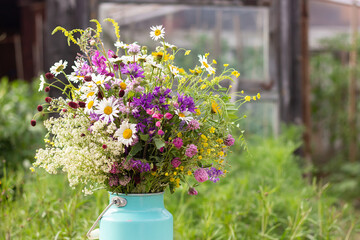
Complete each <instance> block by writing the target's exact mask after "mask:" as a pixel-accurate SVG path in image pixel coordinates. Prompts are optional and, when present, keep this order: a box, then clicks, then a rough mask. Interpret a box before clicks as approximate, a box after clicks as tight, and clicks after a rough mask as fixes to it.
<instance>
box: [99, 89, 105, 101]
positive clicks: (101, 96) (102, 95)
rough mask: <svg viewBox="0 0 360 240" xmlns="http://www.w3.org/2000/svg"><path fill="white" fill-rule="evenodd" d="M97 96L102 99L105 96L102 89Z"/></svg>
mask: <svg viewBox="0 0 360 240" xmlns="http://www.w3.org/2000/svg"><path fill="white" fill-rule="evenodd" d="M97 97H98V99H100V100H102V99H103V98H104V94H103V93H102V92H101V91H99V92H98V94H97Z"/></svg>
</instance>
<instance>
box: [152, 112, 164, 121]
mask: <svg viewBox="0 0 360 240" xmlns="http://www.w3.org/2000/svg"><path fill="white" fill-rule="evenodd" d="M163 116H164V115H162V114H161V113H154V114H153V115H152V118H155V119H159V120H160V119H162V118H163Z"/></svg>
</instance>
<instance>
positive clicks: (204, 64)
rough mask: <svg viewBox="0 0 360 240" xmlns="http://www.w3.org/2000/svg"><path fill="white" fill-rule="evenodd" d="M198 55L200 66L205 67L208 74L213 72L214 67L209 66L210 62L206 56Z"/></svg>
mask: <svg viewBox="0 0 360 240" xmlns="http://www.w3.org/2000/svg"><path fill="white" fill-rule="evenodd" d="M198 57H199V61H200V63H201V68H205V69H206V71H207V72H208V73H209V74H215V68H213V67H212V66H210V64H209V63H208V61H207V58H206V56H201V55H199V56H198Z"/></svg>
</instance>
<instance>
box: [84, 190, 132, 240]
mask: <svg viewBox="0 0 360 240" xmlns="http://www.w3.org/2000/svg"><path fill="white" fill-rule="evenodd" d="M114 204H115V205H116V206H117V207H125V206H126V204H127V200H126V199H125V198H122V197H119V196H116V197H113V198H112V200H111V203H110V204H109V205H107V207H106V208H105V209H104V211H102V213H101V214H100V215H99V217H98V218H97V219H96V221H95V222H94V224H93V225H92V227H91V228H90V230H89V231H88V233H87V234H86V236H87V237H88V239H97V238H94V237H93V236H91V232H92V231H93V230H94V228H95V227H96V225H97V224H98V222H99V221H100V219H101V218H102V216H103V215H104V214H105V213H106V211H107V210H108V209H109V208H110V207H111V206H112V205H114Z"/></svg>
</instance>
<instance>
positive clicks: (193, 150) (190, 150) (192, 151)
mask: <svg viewBox="0 0 360 240" xmlns="http://www.w3.org/2000/svg"><path fill="white" fill-rule="evenodd" d="M197 153H198V150H197V146H196V145H194V144H190V145H188V146H187V148H186V151H185V155H186V156H187V157H189V158H192V157H193V156H195V155H196V154H197Z"/></svg>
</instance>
